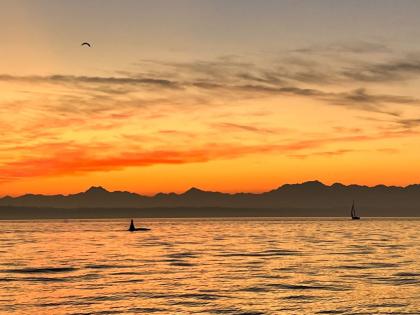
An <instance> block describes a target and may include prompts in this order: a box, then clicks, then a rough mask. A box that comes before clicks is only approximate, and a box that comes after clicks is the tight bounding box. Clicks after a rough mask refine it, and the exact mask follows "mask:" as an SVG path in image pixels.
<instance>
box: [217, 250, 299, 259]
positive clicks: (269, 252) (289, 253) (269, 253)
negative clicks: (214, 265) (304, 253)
mask: <svg viewBox="0 0 420 315" xmlns="http://www.w3.org/2000/svg"><path fill="white" fill-rule="evenodd" d="M300 254H301V253H300V252H298V251H294V250H287V249H270V250H266V251H262V252H251V253H249V252H248V253H247V252H245V253H224V254H220V255H218V256H222V257H270V256H297V255H300Z"/></svg>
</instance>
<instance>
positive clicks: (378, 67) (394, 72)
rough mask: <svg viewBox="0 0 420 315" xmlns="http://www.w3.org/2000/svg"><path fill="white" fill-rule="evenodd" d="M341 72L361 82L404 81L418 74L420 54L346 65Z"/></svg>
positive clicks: (346, 76) (419, 70)
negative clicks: (350, 65) (384, 60)
mask: <svg viewBox="0 0 420 315" xmlns="http://www.w3.org/2000/svg"><path fill="white" fill-rule="evenodd" d="M341 74H342V75H343V76H344V77H345V78H348V79H351V80H355V81H362V82H393V81H406V80H409V79H412V78H415V77H418V76H419V75H420V56H418V55H411V56H407V57H405V58H402V59H394V60H387V61H386V62H379V63H364V64H361V65H356V66H355V65H353V66H352V67H347V68H346V69H345V70H343V71H342V72H341Z"/></svg>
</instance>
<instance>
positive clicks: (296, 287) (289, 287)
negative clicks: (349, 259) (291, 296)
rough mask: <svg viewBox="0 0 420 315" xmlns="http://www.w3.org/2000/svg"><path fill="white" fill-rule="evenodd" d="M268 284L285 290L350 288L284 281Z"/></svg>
mask: <svg viewBox="0 0 420 315" xmlns="http://www.w3.org/2000/svg"><path fill="white" fill-rule="evenodd" d="M268 286H271V287H275V288H278V289H284V290H326V291H347V290H349V288H347V287H343V286H333V285H316V284H314V285H306V284H283V283H277V284H276V283H273V284H269V285H268Z"/></svg>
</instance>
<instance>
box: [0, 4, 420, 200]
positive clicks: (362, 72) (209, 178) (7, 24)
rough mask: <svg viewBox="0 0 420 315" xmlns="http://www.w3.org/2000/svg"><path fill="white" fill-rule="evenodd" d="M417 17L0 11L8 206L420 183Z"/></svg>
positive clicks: (166, 8)
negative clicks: (312, 185)
mask: <svg viewBox="0 0 420 315" xmlns="http://www.w3.org/2000/svg"><path fill="white" fill-rule="evenodd" d="M419 14H420V2H419V1H408V0H406V1H387V0H380V1H379V0H378V1H374V0H370V1H367V0H366V1H361V0H360V1H352V0H348V1H334V0H332V1H326V0H325V1H321V0H307V1H301V0H293V1H269V0H266V1H247V0H243V1H218V0H211V1H208V0H192V1H178V0H174V1H160V0H153V1H141V0H135V1H134V0H133V1H131V0H115V1H114V0H89V1H86V0H83V1H79V0H72V1H64V0H57V1H46V0H37V1H28V0H0V38H1V42H2V44H1V49H0V91H1V93H0V196H4V195H12V196H15V195H21V194H25V193H29V192H30V193H42V194H56V193H64V194H67V193H74V192H79V191H83V190H86V189H87V188H88V187H89V186H92V185H101V186H104V187H106V188H107V189H109V190H128V191H133V192H138V193H142V194H148V195H152V194H155V193H157V192H183V191H185V190H187V189H189V188H190V187H198V188H201V189H204V190H213V191H224V192H239V191H250V192H261V191H267V190H270V189H274V188H276V187H278V186H280V185H282V184H284V183H298V182H304V181H308V180H315V179H316V180H320V181H322V182H324V183H326V184H332V183H334V182H341V183H344V184H352V183H357V184H363V185H370V186H372V185H377V184H386V185H400V186H405V185H408V184H413V183H420V169H419V168H418V167H416V166H417V165H418V161H419V160H420V146H419V141H418V140H419V136H420V134H419V132H420V128H419V127H420V107H419V106H420V91H419V90H418V86H419V83H420V41H419V40H418V39H419V38H420V19H418V16H419ZM84 41H87V42H90V43H91V44H92V47H91V48H88V47H86V46H81V45H80V44H81V43H82V42H84Z"/></svg>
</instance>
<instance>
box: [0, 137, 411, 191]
mask: <svg viewBox="0 0 420 315" xmlns="http://www.w3.org/2000/svg"><path fill="white" fill-rule="evenodd" d="M408 135H409V136H418V135H419V133H418V132H414V131H410V130H405V131H399V132H391V131H390V132H382V133H378V134H372V135H353V136H337V137H323V138H316V139H308V140H302V141H288V142H285V143H283V144H270V143H262V144H257V145H241V144H233V143H207V144H206V145H202V146H199V147H196V148H193V147H190V148H184V149H182V148H176V149H171V148H168V149H150V150H144V149H143V150H142V149H140V148H138V147H137V148H136V146H137V145H136V144H134V145H133V143H124V148H126V150H122V151H120V153H115V152H116V148H115V147H113V146H110V145H108V144H106V143H96V144H85V145H82V144H75V143H72V142H69V143H50V144H48V143H44V144H42V145H39V146H37V145H33V146H27V147H25V146H23V147H22V148H20V150H21V151H22V152H24V153H25V154H23V155H22V156H21V158H19V159H14V160H13V161H8V162H7V161H6V162H3V163H1V162H0V169H2V172H1V174H0V182H3V183H6V182H10V181H14V180H18V179H22V178H32V177H48V176H62V175H80V174H85V173H91V172H106V171H115V170H121V169H124V168H127V167H145V166H152V165H158V164H166V165H171V164H189V163H203V162H208V161H214V160H221V159H236V158H240V157H244V156H248V155H253V154H267V153H269V154H273V153H274V154H284V155H288V156H293V157H304V156H308V155H313V153H309V154H305V153H302V154H298V153H296V152H300V151H304V150H308V149H316V148H321V147H324V146H328V145H331V144H337V143H338V144H340V143H350V142H351V143H357V142H367V141H375V140H381V139H390V138H399V137H404V136H408ZM353 151H354V150H353ZM47 152H48V155H46V153H47ZM350 152H352V151H351V150H350V149H346V150H344V149H341V150H332V151H322V152H318V153H315V155H323V156H334V155H339V154H345V153H350Z"/></svg>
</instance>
